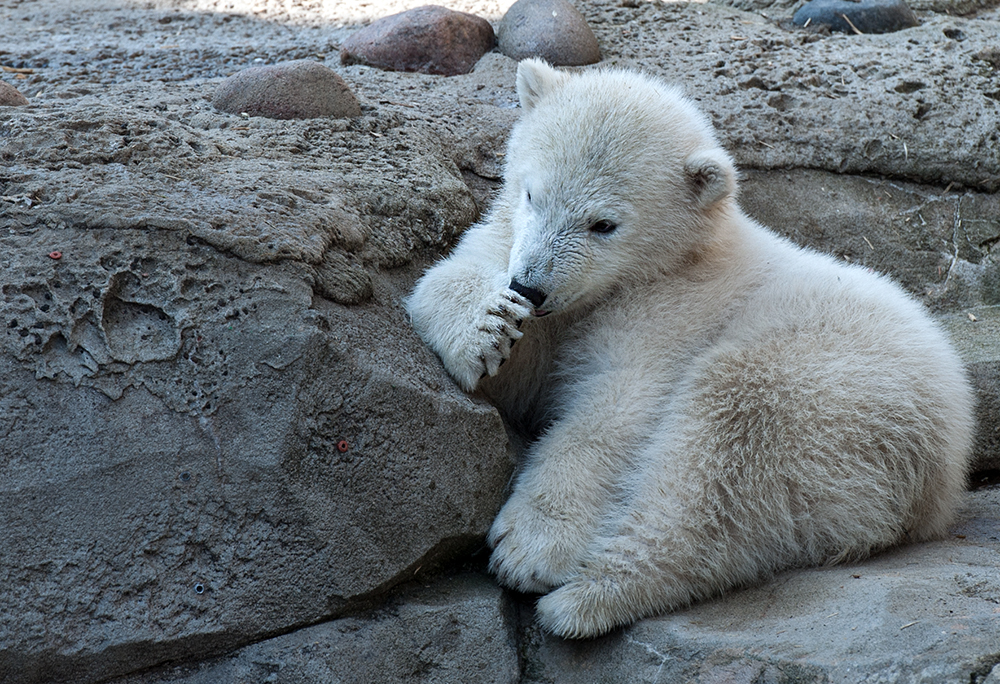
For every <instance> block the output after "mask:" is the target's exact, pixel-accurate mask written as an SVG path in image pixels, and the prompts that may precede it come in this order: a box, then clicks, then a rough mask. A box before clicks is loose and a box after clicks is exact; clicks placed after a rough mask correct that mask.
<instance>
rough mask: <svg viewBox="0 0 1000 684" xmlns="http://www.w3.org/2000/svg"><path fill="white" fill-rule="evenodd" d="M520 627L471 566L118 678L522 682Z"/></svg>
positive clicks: (180, 683)
mask: <svg viewBox="0 0 1000 684" xmlns="http://www.w3.org/2000/svg"><path fill="white" fill-rule="evenodd" d="M515 630H516V624H515V616H514V611H513V610H512V606H511V605H510V603H509V602H508V601H507V600H506V599H505V597H504V594H503V592H502V591H501V590H500V588H499V587H497V585H496V584H495V583H494V582H492V581H491V580H490V579H488V578H486V577H484V576H482V575H475V574H464V575H459V576H457V577H452V578H445V579H441V580H438V581H436V582H434V583H432V584H429V585H428V586H415V587H410V588H408V589H407V590H406V591H404V592H402V593H401V594H400V595H398V596H395V597H394V598H393V599H392V600H390V601H388V602H387V604H386V605H385V606H383V607H381V608H379V609H376V610H373V611H370V612H367V613H363V614H360V615H357V616H352V617H346V618H343V619H340V620H331V621H330V622H325V623H322V624H319V625H316V626H313V627H307V628H305V629H300V630H298V631H295V632H292V633H290V634H283V635H281V636H277V637H275V638H273V639H267V640H265V641H261V642H259V643H255V644H252V645H250V646H247V647H246V648H242V649H240V650H239V651H236V652H235V653H231V654H229V655H227V656H226V657H224V658H219V659H214V660H209V661H205V662H202V663H200V664H198V665H197V666H194V667H192V666H190V665H181V666H168V667H165V668H162V669H156V670H151V671H147V672H143V673H141V674H139V675H136V676H133V677H127V678H124V679H122V680H118V681H116V682H115V683H114V684H206V683H208V682H240V683H242V682H246V683H247V684H250V683H251V682H253V683H257V682H280V683H281V684H316V683H317V682H337V683H339V682H345V683H346V682H358V683H359V684H360V683H362V682H363V683H364V684H398V683H399V682H410V683H412V684H419V683H422V682H424V683H426V684H432V683H435V682H441V683H447V682H476V684H515V683H516V682H518V681H519V680H520V668H519V666H518V653H517V636H516V634H515ZM277 672H280V677H275V673H277Z"/></svg>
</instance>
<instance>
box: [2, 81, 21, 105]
mask: <svg viewBox="0 0 1000 684" xmlns="http://www.w3.org/2000/svg"><path fill="white" fill-rule="evenodd" d="M26 104H28V98H26V97H25V96H24V95H22V94H21V93H20V92H18V90H17V88H15V87H14V86H12V85H11V84H9V83H7V82H6V81H0V107H20V106H22V105H26Z"/></svg>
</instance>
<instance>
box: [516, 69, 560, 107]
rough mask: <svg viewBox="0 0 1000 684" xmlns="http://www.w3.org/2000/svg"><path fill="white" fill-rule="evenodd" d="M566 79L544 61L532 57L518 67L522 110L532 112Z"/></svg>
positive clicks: (518, 87)
mask: <svg viewBox="0 0 1000 684" xmlns="http://www.w3.org/2000/svg"><path fill="white" fill-rule="evenodd" d="M565 79H566V74H563V73H560V72H558V71H556V70H555V69H553V68H552V67H550V66H549V65H548V64H547V63H545V62H544V61H542V60H540V59H537V58H535V57H532V58H531V59H525V60H522V61H521V63H520V64H518V65H517V96H518V97H519V98H521V108H522V109H524V111H526V112H527V111H531V109H532V108H534V106H535V105H536V104H538V101H539V100H541V99H542V97H543V96H545V94H546V93H550V92H552V91H553V90H554V89H555V88H556V87H558V86H559V84H560V83H562V82H563V81H564V80H565Z"/></svg>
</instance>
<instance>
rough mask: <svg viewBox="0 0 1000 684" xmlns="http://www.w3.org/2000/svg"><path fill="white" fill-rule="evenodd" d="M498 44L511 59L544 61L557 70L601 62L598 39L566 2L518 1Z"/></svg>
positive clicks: (499, 32) (506, 17)
mask: <svg viewBox="0 0 1000 684" xmlns="http://www.w3.org/2000/svg"><path fill="white" fill-rule="evenodd" d="M497 42H498V44H499V47H500V51H501V52H502V53H504V54H505V55H507V56H508V57H510V58H511V59H517V60H521V59H527V58H528V57H541V58H542V59H544V60H545V61H547V62H548V63H549V64H554V65H556V66H579V65H583V64H594V63H595V62H599V61H600V60H601V49H600V46H599V45H598V44H597V37H596V36H594V32H593V31H592V30H591V29H590V26H588V25H587V20H586V19H584V18H583V15H582V14H580V12H579V11H578V10H577V9H576V8H575V7H574V6H573V5H572V4H570V3H569V2H567V0H518V1H517V2H515V3H514V4H513V5H511V7H510V9H509V10H507V14H505V15H504V17H503V19H502V20H501V21H500V26H499V28H498V29H497Z"/></svg>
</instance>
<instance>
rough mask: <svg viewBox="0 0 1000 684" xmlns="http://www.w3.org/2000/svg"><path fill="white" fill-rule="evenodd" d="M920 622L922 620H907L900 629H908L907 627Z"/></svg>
mask: <svg viewBox="0 0 1000 684" xmlns="http://www.w3.org/2000/svg"><path fill="white" fill-rule="evenodd" d="M918 622H920V620H914V621H913V622H907V623H906V624H905V625H903V626H902V627H900V629H906V628H907V627H912V626H913V625H915V624H917V623H918Z"/></svg>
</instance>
